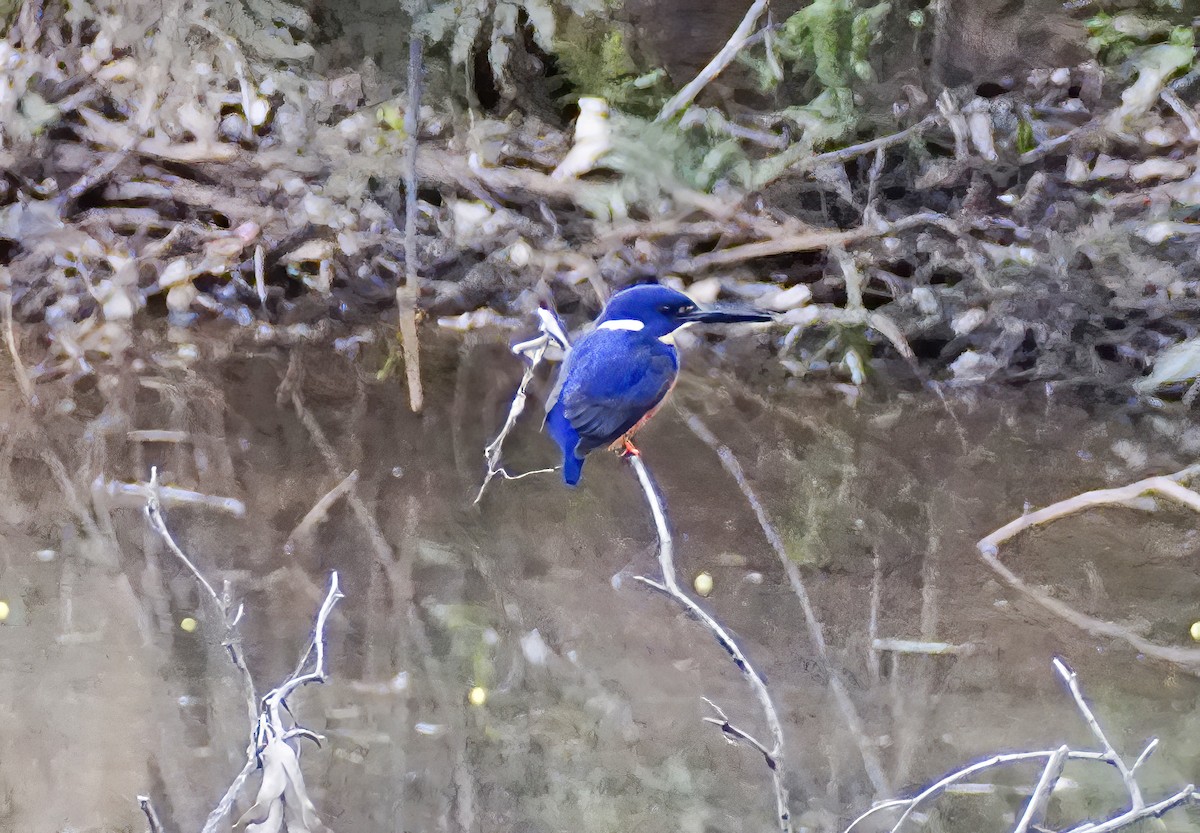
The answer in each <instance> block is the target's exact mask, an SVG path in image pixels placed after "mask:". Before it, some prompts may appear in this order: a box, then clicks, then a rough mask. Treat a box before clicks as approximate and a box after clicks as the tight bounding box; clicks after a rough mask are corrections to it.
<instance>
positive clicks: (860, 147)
mask: <svg viewBox="0 0 1200 833" xmlns="http://www.w3.org/2000/svg"><path fill="white" fill-rule="evenodd" d="M941 121H942V116H941V114H939V113H930V114H929V115H928V116H926V117H925V118H923V119H921V120H920V121H919V122H917V123H916V124H914V125H912V126H911V127H906V128H904V129H903V130H899V131H897V132H895V133H890V134H888V135H887V136H880V137H879V138H878V139H871V140H870V141H868V142H859V143H858V144H857V145H849V146H847V147H844V148H838V149H837V150H830V151H826V152H825V153H818V154H817V155H816V156H812V157H809V158H808V159H805V160H803V161H802V162H801V163H799V164H797V165H796V166H795V167H794V168H793V170H809V169H811V168H815V167H817V166H819V165H834V164H841V163H844V162H849V161H850V160H851V159H854V158H855V157H858V156H865V155H866V154H868V153H877V152H879V151H881V150H886V149H887V148H890V147H892V146H893V145H898V144H901V143H903V142H907V141H908V140H909V139H911V138H912V137H913V136H917V135H920V134H921V133H924V132H925V131H926V130H928V129H929V128H931V127H933V126H934V125H936V124H938V123H939V122H941Z"/></svg>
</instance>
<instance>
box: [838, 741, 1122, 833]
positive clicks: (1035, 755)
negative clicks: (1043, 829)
mask: <svg viewBox="0 0 1200 833" xmlns="http://www.w3.org/2000/svg"><path fill="white" fill-rule="evenodd" d="M1057 753H1058V750H1057V749H1045V750H1040V751H1038V752H1013V753H1010V754H1007V755H994V756H992V757H991V758H988V759H987V760H985V761H979V762H977V763H974V764H971V765H970V766H966V767H963V768H962V769H960V770H956V771H955V772H952V773H950V774H949V775H947V776H945V777H944V778H942V779H940V780H938V781H937V782H935V783H933V784H931V785H930V786H928V787H926V788H925V789H924V790H922V791H921V792H919V793H917V794H916V795H915V796H913V797H912V798H910V799H908V806H907V807H906V808H905V810H904V812H903V813H902V814H901V815H900V818H899V819H898V820H897V821H896V823H895V824H894V825H892V833H899V831H900V829H901V828H902V827H903V826H904V823H905V822H907V821H908V820H909V819H910V818H912V816H913V814H914V813H916V812H917V810H918V809H919V808H920V807H922V806H924V805H925V804H926V803H927V802H928V801H929V800H930V799H931V798H936V797H937V796H939V795H941V794H942V793H944V792H945V791H946V789H947V788H948V787H950V786H951V785H952V784H956V783H958V782H959V781H963V780H965V779H967V778H969V777H971V776H972V775H975V774H976V773H979V772H983V771H984V770H986V769H991V768H992V767H996V766H1003V765H1006V764H1013V763H1020V762H1022V761H1036V760H1038V759H1039V758H1046V759H1050V758H1052V757H1054V755H1056V754H1057ZM1067 757H1069V758H1071V759H1072V760H1084V761H1102V762H1104V763H1107V761H1106V760H1105V758H1104V753H1103V752H1068V753H1067ZM888 806H889V807H896V806H899V805H896V804H889V805H888ZM879 809H881V810H882V809H884V808H883V807H880V808H879ZM863 818H865V816H860V817H859V818H858V819H856V820H855V824H857V823H858V822H860V821H862V819H863ZM852 826H853V825H852ZM850 829H851V828H849V827H848V828H846V830H845V833H850Z"/></svg>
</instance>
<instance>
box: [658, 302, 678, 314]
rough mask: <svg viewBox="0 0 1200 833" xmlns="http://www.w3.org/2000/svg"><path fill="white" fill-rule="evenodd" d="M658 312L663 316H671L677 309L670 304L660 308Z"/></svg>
mask: <svg viewBox="0 0 1200 833" xmlns="http://www.w3.org/2000/svg"><path fill="white" fill-rule="evenodd" d="M658 311H659V312H661V313H662V314H663V315H670V314H671V313H673V312H674V311H675V309H674V308H673V307H672V306H671V305H670V304H663V305H662V306H660V307H659V308H658Z"/></svg>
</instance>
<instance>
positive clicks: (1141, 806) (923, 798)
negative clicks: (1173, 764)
mask: <svg viewBox="0 0 1200 833" xmlns="http://www.w3.org/2000/svg"><path fill="white" fill-rule="evenodd" d="M1054 667H1055V669H1056V670H1057V671H1058V672H1059V674H1060V675H1062V677H1063V679H1064V680H1066V682H1067V686H1068V688H1069V689H1070V691H1071V695H1072V698H1073V700H1074V702H1075V707H1076V708H1077V709H1078V710H1079V712H1080V713H1081V714H1082V715H1083V718H1084V720H1085V721H1086V722H1087V724H1088V726H1089V727H1090V728H1091V730H1092V734H1094V735H1095V736H1096V737H1097V738H1098V739H1099V740H1100V742H1101V745H1103V747H1104V751H1101V752H1095V751H1089V750H1072V749H1070V748H1069V747H1067V746H1060V747H1058V748H1057V749H1045V750H1039V751H1036V752H1013V753H1008V754H1003V755H994V756H992V757H990V758H987V759H986V760H983V761H977V762H976V763H973V764H970V765H968V766H965V767H963V768H962V769H958V770H955V771H954V772H951V773H950V774H948V775H945V776H943V777H942V778H940V779H938V780H937V781H935V782H934V783H933V784H931V785H930V786H928V787H926V788H925V789H924V790H922V791H921V792H919V793H917V794H916V795H914V796H913V797H912V798H904V799H892V800H889V801H884V802H881V803H880V804H877V805H876V806H874V807H872V808H871V809H869V810H867V811H866V812H865V813H862V814H861V815H860V816H858V818H856V819H855V820H854V821H852V822H851V823H850V825H849V826H848V827H846V829H845V831H844V832H843V833H851V831H853V830H854V828H855V827H857V826H858V825H859V824H861V823H862V822H863V821H865V820H866V819H867V818H870V817H871V816H874V815H876V814H877V813H880V812H883V811H884V810H895V809H900V808H903V812H902V813H901V814H900V817H899V818H898V819H897V820H896V823H895V824H893V825H892V828H891V833H902V830H903V829H904V827H905V824H906V823H907V822H908V821H909V820H910V819H911V818H912V817H913V816H914V815H915V814H916V813H917V812H918V811H919V810H920V809H921V808H922V807H924V806H926V805H927V804H928V803H929V802H930V801H931V800H933V799H935V798H937V797H939V796H941V795H942V794H944V793H945V792H947V791H948V790H949V788H950V787H951V786H953V785H955V784H957V783H959V782H961V781H964V780H966V779H967V778H970V777H972V776H974V775H977V774H979V773H980V772H983V771H985V770H988V769H993V768H995V767H999V766H1006V765H1008V764H1014V763H1024V762H1028V761H1035V760H1041V759H1045V760H1046V766H1045V767H1044V768H1043V769H1042V773H1041V776H1040V777H1039V778H1038V783H1037V786H1036V787H1035V788H1034V790H1033V794H1032V796H1031V797H1030V799H1029V803H1028V804H1027V805H1026V807H1025V811H1024V813H1022V815H1021V818H1020V820H1019V821H1018V822H1017V825H1016V827H1015V828H1014V831H1015V833H1027V831H1028V830H1030V829H1034V828H1035V827H1036V824H1037V822H1038V820H1040V818H1041V817H1042V816H1043V815H1044V814H1045V811H1046V805H1047V804H1048V802H1049V800H1050V796H1051V794H1052V793H1053V792H1054V787H1055V785H1056V784H1057V783H1058V779H1059V778H1060V777H1061V775H1062V770H1063V767H1064V766H1065V765H1066V763H1067V761H1090V762H1094V763H1100V764H1105V765H1108V766H1115V767H1117V769H1118V770H1119V771H1120V772H1121V777H1122V779H1123V780H1124V782H1125V786H1126V789H1127V790H1128V791H1129V795H1130V802H1131V805H1132V806H1131V807H1130V809H1129V810H1127V811H1125V812H1123V813H1121V814H1120V815H1117V816H1115V817H1113V818H1111V819H1108V820H1106V821H1104V822H1099V823H1097V822H1084V823H1082V824H1079V825H1077V826H1075V827H1072V828H1069V831H1068V833H1097V831H1102V833H1112V831H1116V830H1120V829H1122V828H1125V827H1128V826H1130V825H1132V824H1135V823H1136V822H1140V821H1142V820H1144V819H1147V818H1151V817H1158V816H1161V815H1162V814H1163V813H1166V812H1167V811H1168V810H1171V809H1173V808H1175V807H1178V806H1180V805H1182V804H1185V803H1197V802H1200V796H1198V795H1197V794H1196V792H1195V786H1194V785H1192V784H1188V785H1187V786H1186V787H1184V788H1183V789H1181V790H1179V791H1177V792H1175V793H1173V794H1172V795H1170V796H1168V797H1166V798H1164V799H1162V800H1160V801H1158V802H1155V803H1153V804H1149V805H1148V804H1146V803H1145V801H1144V800H1143V799H1142V795H1141V790H1140V788H1139V786H1138V784H1137V782H1136V780H1134V772H1135V771H1136V769H1137V766H1136V765H1135V766H1134V767H1126V765H1125V763H1124V762H1123V761H1122V760H1121V758H1120V756H1118V755H1117V753H1116V752H1115V750H1114V749H1113V748H1112V745H1111V744H1110V743H1109V742H1108V738H1107V737H1106V736H1105V733H1104V730H1103V729H1102V728H1101V727H1100V723H1099V721H1098V720H1097V719H1096V716H1095V714H1094V713H1093V712H1092V710H1091V708H1090V707H1089V706H1088V705H1087V702H1086V701H1085V700H1084V698H1083V693H1082V692H1081V691H1080V689H1079V683H1078V680H1077V678H1076V676H1075V672H1074V671H1072V670H1071V669H1070V668H1069V667H1068V666H1067V665H1066V663H1064V662H1063V661H1062V660H1061V659H1058V658H1057V657H1056V658H1055V660H1054ZM1155 745H1156V742H1152V743H1151V744H1150V746H1148V747H1147V751H1148V750H1150V749H1152V748H1153V747H1154V746H1155ZM1145 755H1146V752H1143V753H1142V757H1144V756H1145ZM1139 760H1140V759H1139Z"/></svg>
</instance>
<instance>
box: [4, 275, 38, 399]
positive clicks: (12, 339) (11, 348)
mask: <svg viewBox="0 0 1200 833" xmlns="http://www.w3.org/2000/svg"><path fill="white" fill-rule="evenodd" d="M0 277H9V272H8V270H7V269H0ZM10 286H11V284H10ZM0 312H2V313H3V315H4V343H5V344H6V345H7V346H8V355H9V356H11V357H12V363H13V376H15V377H16V379H17V387H19V388H20V389H21V393H22V394H23V395H24V397H25V399H26V401H28V402H29V404H31V405H37V394H35V393H34V392H33V382H31V381H30V379H29V374H28V373H27V372H26V371H25V364H24V363H23V362H22V361H21V351H20V350H19V349H17V336H16V333H15V332H14V331H13V305H12V289H11V288H10V289H6V290H3V291H0Z"/></svg>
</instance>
